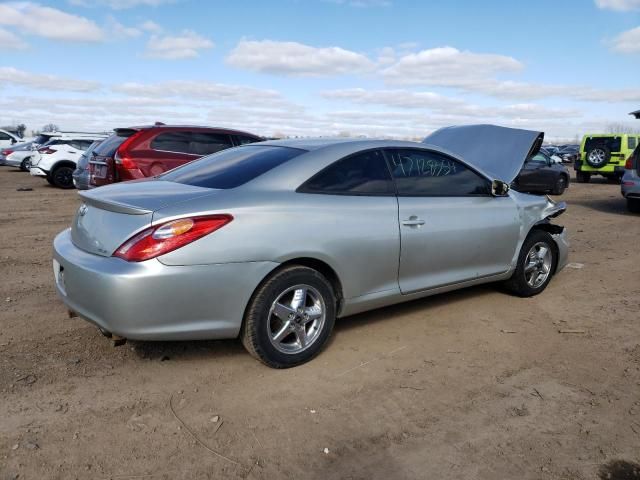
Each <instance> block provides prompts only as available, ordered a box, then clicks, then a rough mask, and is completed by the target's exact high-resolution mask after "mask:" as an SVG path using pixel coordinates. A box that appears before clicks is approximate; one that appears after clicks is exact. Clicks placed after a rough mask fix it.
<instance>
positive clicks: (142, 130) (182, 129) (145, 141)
mask: <svg viewBox="0 0 640 480" xmlns="http://www.w3.org/2000/svg"><path fill="white" fill-rule="evenodd" d="M261 140H262V138H260V137H258V136H257V135H253V134H251V133H247V132H241V131H237V130H229V129H223V128H211V127H197V126H185V125H165V124H161V123H156V124H155V125H147V126H141V127H129V128H117V129H116V130H115V133H114V134H113V135H111V136H110V137H109V138H108V139H107V140H106V141H105V142H104V143H103V144H102V145H101V146H100V147H98V148H96V149H95V150H94V152H93V155H92V157H91V158H90V159H89V175H90V181H89V182H90V185H91V186H92V187H93V186H96V187H98V186H100V185H107V184H109V183H114V182H120V181H124V180H136V179H139V178H146V177H153V176H155V175H159V174H161V173H164V172H166V171H167V170H171V169H172V168H175V167H178V166H180V165H184V164H185V163H188V162H192V161H193V160H196V159H198V158H200V157H202V156H204V155H209V154H212V153H215V152H219V151H220V150H225V149H227V148H231V147H234V146H237V145H243V144H246V143H254V142H260V141H261Z"/></svg>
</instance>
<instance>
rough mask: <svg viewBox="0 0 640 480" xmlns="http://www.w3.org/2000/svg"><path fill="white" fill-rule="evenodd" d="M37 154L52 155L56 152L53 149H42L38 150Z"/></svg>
mask: <svg viewBox="0 0 640 480" xmlns="http://www.w3.org/2000/svg"><path fill="white" fill-rule="evenodd" d="M38 152H39V153H46V154H52V153H56V152H57V150H54V149H53V148H49V147H42V148H39V149H38Z"/></svg>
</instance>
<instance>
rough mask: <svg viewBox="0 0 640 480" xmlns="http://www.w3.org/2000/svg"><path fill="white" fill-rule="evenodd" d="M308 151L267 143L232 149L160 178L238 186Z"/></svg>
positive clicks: (205, 185) (179, 168) (180, 181)
mask: <svg viewBox="0 0 640 480" xmlns="http://www.w3.org/2000/svg"><path fill="white" fill-rule="evenodd" d="M305 152H306V150H300V149H297V148H289V147H273V146H268V145H256V144H253V145H247V146H243V147H236V148H231V149H229V150H223V151H222V152H218V153H214V154H213V155H209V156H207V157H203V158H201V159H199V160H195V161H193V162H191V163H188V164H186V165H184V166H182V167H178V168H176V169H174V170H171V171H169V172H167V173H165V174H164V175H161V176H160V177H159V178H160V179H161V180H168V181H170V182H177V183H184V184H186V185H193V186H196V187H206V188H222V189H227V188H235V187H238V186H240V185H242V184H244V183H247V182H248V181H250V180H253V179H254V178H257V177H259V176H260V175H262V174H264V173H265V172H268V171H269V170H271V169H272V168H275V167H277V166H278V165H281V164H283V163H285V162H287V161H288V160H291V159H292V158H294V157H297V156H298V155H301V154H303V153H305Z"/></svg>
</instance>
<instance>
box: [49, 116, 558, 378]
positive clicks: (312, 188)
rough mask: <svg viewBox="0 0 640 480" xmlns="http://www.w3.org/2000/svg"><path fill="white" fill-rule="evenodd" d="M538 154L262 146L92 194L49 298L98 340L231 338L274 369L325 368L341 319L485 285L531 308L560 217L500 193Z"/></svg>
mask: <svg viewBox="0 0 640 480" xmlns="http://www.w3.org/2000/svg"><path fill="white" fill-rule="evenodd" d="M542 137H543V134H541V133H539V132H529V131H525V130H515V129H506V128H503V127H495V126H488V125H479V126H468V127H449V128H445V129H442V130H439V131H437V132H435V133H433V134H432V135H431V136H429V137H427V138H426V139H425V141H424V142H423V143H415V142H403V141H390V140H327V139H320V140H283V141H268V142H262V143H257V144H252V145H246V146H241V147H237V148H233V149H230V150H225V151H223V152H220V153H216V154H214V155H211V156H208V157H205V158H202V159H200V160H197V161H194V162H192V163H189V164H187V165H184V166H182V167H179V168H177V169H175V170H172V171H170V172H167V173H165V174H163V175H161V176H159V177H156V178H153V179H147V180H142V181H135V182H127V183H122V184H115V185H111V186H107V187H101V188H98V189H95V190H91V191H88V192H82V193H80V196H81V198H82V202H83V203H82V205H81V206H80V208H79V209H78V212H77V214H76V216H75V218H74V220H73V225H72V227H71V228H70V229H67V230H65V231H63V232H62V233H60V234H59V235H58V236H57V237H56V239H55V242H54V261H53V263H54V274H55V283H56V287H57V291H58V294H59V295H60V297H61V298H62V300H63V301H64V302H65V303H66V305H67V306H68V308H69V309H70V310H71V311H72V312H75V313H77V314H78V315H80V316H81V317H83V318H85V319H87V320H88V321H90V322H92V323H94V324H95V325H97V326H98V327H99V328H100V329H101V330H102V331H103V333H110V334H113V335H116V336H118V337H122V338H129V339H138V340H188V339H214V338H236V337H238V336H239V337H240V338H241V340H242V342H243V344H244V345H245V347H246V348H247V350H248V351H249V352H250V353H251V354H252V355H253V356H255V357H256V358H258V359H259V360H261V361H262V362H264V363H265V364H267V365H269V366H272V367H276V368H284V367H291V366H294V365H298V364H300V363H303V362H305V361H308V360H309V359H311V358H312V357H314V356H315V355H316V354H318V352H319V351H320V350H321V349H322V347H323V345H325V344H326V342H327V340H328V338H329V336H330V335H331V331H332V329H333V326H334V322H335V320H336V318H337V317H344V316H348V315H352V314H355V313H359V312H363V311H366V310H370V309H373V308H377V307H381V306H384V305H390V304H393V303H398V302H403V301H407V300H412V299H416V298H420V297H424V296H427V295H432V294H436V293H440V292H445V291H449V290H454V289H458V288H462V287H466V286H470V285H476V284H479V283H486V282H502V283H503V284H504V285H505V286H506V287H507V288H508V289H509V290H510V291H512V292H514V293H515V294H516V295H518V296H525V297H526V296H531V295H536V294H538V293H540V292H542V291H543V290H544V289H545V287H546V286H547V284H548V283H549V281H550V280H551V277H552V276H553V275H554V274H555V273H556V272H557V271H558V270H560V269H561V268H562V267H563V266H564V265H565V263H566V261H567V242H566V240H565V231H564V227H562V226H559V225H555V224H552V223H551V221H550V219H551V218H553V217H556V216H558V215H559V214H560V213H562V212H563V211H564V209H565V206H564V204H561V203H559V204H556V203H554V202H552V201H551V200H549V199H548V198H547V197H544V196H535V195H528V194H524V193H519V192H515V191H510V190H509V188H508V184H509V183H511V182H512V181H513V179H514V177H515V176H516V175H517V174H518V172H519V171H520V169H521V168H522V164H523V162H524V161H525V160H526V159H527V158H528V157H529V156H531V155H534V154H535V153H536V151H537V149H538V148H539V146H540V144H541V143H542Z"/></svg>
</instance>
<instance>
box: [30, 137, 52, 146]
mask: <svg viewBox="0 0 640 480" xmlns="http://www.w3.org/2000/svg"><path fill="white" fill-rule="evenodd" d="M49 140H51V137H50V136H49V135H38V136H36V138H34V139H33V143H37V144H38V145H42V144H44V143H47V142H48V141H49Z"/></svg>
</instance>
